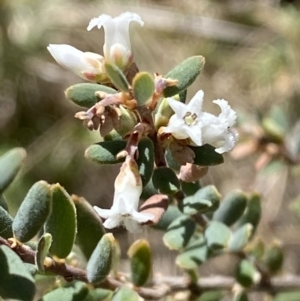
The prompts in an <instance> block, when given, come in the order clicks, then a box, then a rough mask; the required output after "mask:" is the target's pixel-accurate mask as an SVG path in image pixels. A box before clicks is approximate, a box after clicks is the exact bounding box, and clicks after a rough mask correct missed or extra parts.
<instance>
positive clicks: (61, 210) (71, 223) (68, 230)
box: [45, 184, 77, 258]
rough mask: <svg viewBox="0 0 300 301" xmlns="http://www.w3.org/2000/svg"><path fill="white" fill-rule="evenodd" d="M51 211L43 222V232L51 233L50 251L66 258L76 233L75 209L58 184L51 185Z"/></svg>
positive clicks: (68, 196) (65, 192)
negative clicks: (44, 222)
mask: <svg viewBox="0 0 300 301" xmlns="http://www.w3.org/2000/svg"><path fill="white" fill-rule="evenodd" d="M51 192H52V212H51V215H50V216H49V218H48V220H47V222H46V224H45V232H47V233H50V234H51V235H52V244H51V247H50V253H51V254H52V255H55V256H57V257H59V258H66V257H67V256H68V255H69V254H70V252H71V250H72V247H73V244H74V240H75V234H76V229H77V225H76V209H75V206H74V204H73V202H72V200H71V197H70V195H69V194H68V193H67V191H66V190H65V189H64V188H63V187H61V186H60V185H59V184H54V185H52V186H51Z"/></svg>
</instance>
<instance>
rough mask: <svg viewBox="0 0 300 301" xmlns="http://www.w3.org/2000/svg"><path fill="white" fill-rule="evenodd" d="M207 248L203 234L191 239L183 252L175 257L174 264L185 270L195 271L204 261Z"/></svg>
mask: <svg viewBox="0 0 300 301" xmlns="http://www.w3.org/2000/svg"><path fill="white" fill-rule="evenodd" d="M207 256H208V247H207V245H206V241H205V239H204V236H203V234H201V235H196V237H195V239H193V238H192V239H191V240H190V242H189V244H188V245H187V247H186V248H185V249H184V251H183V252H182V253H181V254H179V255H178V256H177V257H176V261H175V262H176V264H177V265H178V266H179V267H181V268H183V269H187V270H192V269H196V268H197V267H198V266H199V265H201V264H202V263H203V262H205V261H206V259H207Z"/></svg>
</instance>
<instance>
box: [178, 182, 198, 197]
mask: <svg viewBox="0 0 300 301" xmlns="http://www.w3.org/2000/svg"><path fill="white" fill-rule="evenodd" d="M180 183H181V189H182V190H183V192H184V194H185V195H186V196H190V195H194V194H195V193H196V192H197V191H198V190H199V189H200V188H201V187H200V183H199V182H198V181H196V182H184V181H180Z"/></svg>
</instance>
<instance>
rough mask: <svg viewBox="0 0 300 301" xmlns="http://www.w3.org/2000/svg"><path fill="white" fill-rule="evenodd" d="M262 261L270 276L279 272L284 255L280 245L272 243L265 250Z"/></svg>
mask: <svg viewBox="0 0 300 301" xmlns="http://www.w3.org/2000/svg"><path fill="white" fill-rule="evenodd" d="M263 261H264V263H265V264H266V266H267V267H268V270H269V272H270V273H271V274H276V273H277V272H279V271H280V270H281V268H282V265H283V261H284V254H283V250H282V246H281V245H280V243H278V242H274V243H273V244H272V245H271V246H270V247H269V248H267V250H266V251H265V254H264V258H263Z"/></svg>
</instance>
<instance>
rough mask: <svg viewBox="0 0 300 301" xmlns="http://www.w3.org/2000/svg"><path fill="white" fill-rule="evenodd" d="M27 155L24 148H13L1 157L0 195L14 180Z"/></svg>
mask: <svg viewBox="0 0 300 301" xmlns="http://www.w3.org/2000/svg"><path fill="white" fill-rule="evenodd" d="M25 157H26V151H25V149H23V148H19V147H18V148H13V149H12V150H10V151H8V152H7V153H5V154H4V155H2V156H1V157H0V195H1V194H2V193H3V191H4V190H5V189H6V188H7V187H8V186H9V185H10V183H11V182H12V181H13V180H14V178H15V177H16V175H17V173H18V172H19V170H20V168H21V166H22V163H23V161H24V159H25Z"/></svg>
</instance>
